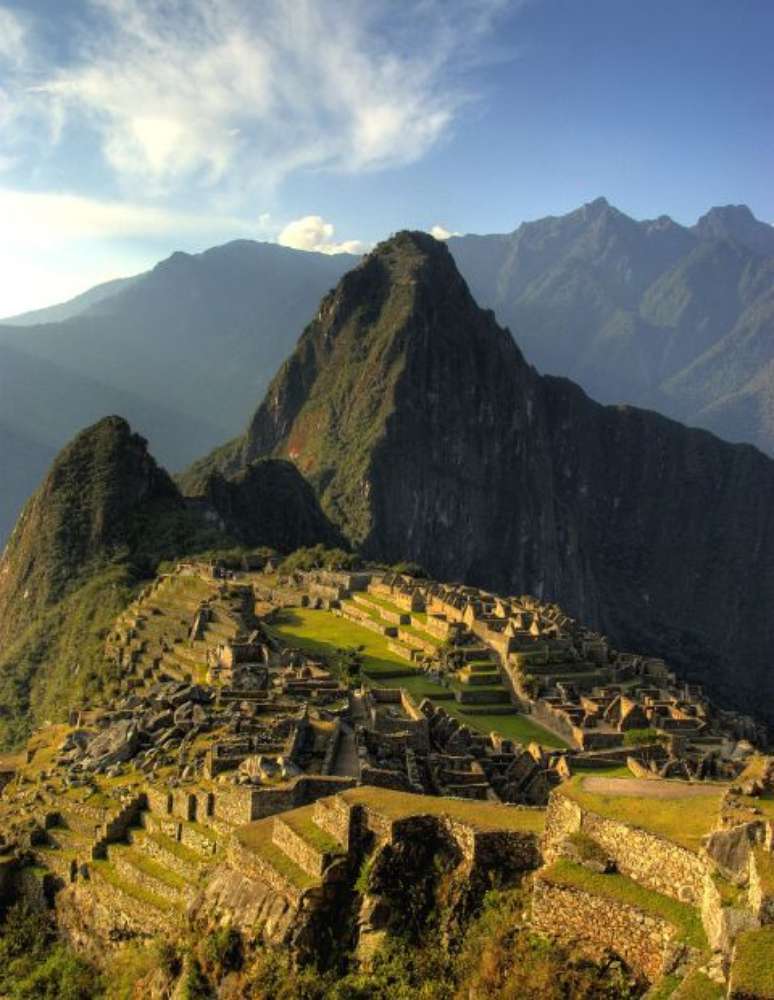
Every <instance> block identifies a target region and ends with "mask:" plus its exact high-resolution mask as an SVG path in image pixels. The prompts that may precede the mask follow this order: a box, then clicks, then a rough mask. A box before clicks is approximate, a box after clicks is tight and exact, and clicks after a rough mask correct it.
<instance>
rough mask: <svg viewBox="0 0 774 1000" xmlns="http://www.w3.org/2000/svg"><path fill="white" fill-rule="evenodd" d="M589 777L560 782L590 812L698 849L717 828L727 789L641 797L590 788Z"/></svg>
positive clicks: (563, 791) (577, 777)
mask: <svg viewBox="0 0 774 1000" xmlns="http://www.w3.org/2000/svg"><path fill="white" fill-rule="evenodd" d="M592 776H593V775H592ZM600 776H601V775H600ZM586 777H587V775H580V774H579V775H576V776H575V777H573V778H572V779H571V780H570V781H567V782H565V783H564V784H563V785H561V786H560V791H561V794H563V795H567V796H569V797H570V798H571V799H574V800H575V801H576V802H577V803H578V804H579V805H580V806H582V807H583V808H584V809H588V810H589V811H590V812H595V813H597V814H598V815H600V816H606V817H607V818H609V819H617V820H620V821H621V822H622V823H628V824H630V825H631V826H636V827H639V828H640V829H641V830H646V831H648V832H649V833H655V834H658V835H659V836H661V837H665V838H667V839H668V840H671V841H673V842H674V843H675V844H679V845H680V846H681V847H685V848H686V849H687V850H689V851H693V852H694V853H696V852H698V851H699V848H700V847H701V841H702V837H703V836H704V835H705V834H707V833H709V832H710V831H711V830H712V829H713V828H714V826H715V822H716V820H717V817H718V814H719V811H720V803H721V800H722V797H723V792H724V791H725V786H723V787H721V788H718V790H717V794H716V795H700V796H699V795H697V796H695V797H690V798H689V797H686V798H664V799H656V798H650V797H648V798H638V797H637V796H635V795H631V794H623V793H622V794H620V795H616V794H615V793H613V792H611V793H609V794H602V793H596V792H589V791H586V790H585V789H584V787H583V782H584V780H585V778H586ZM622 792H623V789H622Z"/></svg>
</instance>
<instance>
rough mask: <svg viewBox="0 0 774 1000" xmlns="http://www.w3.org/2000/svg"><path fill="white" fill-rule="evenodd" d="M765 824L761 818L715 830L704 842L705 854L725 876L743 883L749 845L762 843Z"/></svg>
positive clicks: (746, 874) (746, 868)
mask: <svg viewBox="0 0 774 1000" xmlns="http://www.w3.org/2000/svg"><path fill="white" fill-rule="evenodd" d="M765 835H766V824H765V823H764V822H763V821H762V820H753V821H752V822H750V823H740V824H739V825H738V826H733V827H731V828H730V829H724V830H715V831H714V832H713V833H711V834H710V835H709V836H708V837H707V839H706V843H705V849H706V851H707V854H708V856H709V857H710V858H712V860H713V861H714V862H715V864H716V865H717V868H718V871H719V872H720V874H721V875H723V876H724V877H725V878H727V879H730V880H731V881H733V882H736V883H738V884H743V883H744V882H746V880H747V876H748V860H749V857H750V847H751V846H752V845H754V844H759V843H763V840H764V838H765Z"/></svg>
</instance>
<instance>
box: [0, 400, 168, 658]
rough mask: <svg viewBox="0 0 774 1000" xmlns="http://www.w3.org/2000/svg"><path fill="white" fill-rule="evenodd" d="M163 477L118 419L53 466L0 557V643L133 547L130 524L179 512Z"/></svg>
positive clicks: (82, 438) (91, 432)
mask: <svg viewBox="0 0 774 1000" xmlns="http://www.w3.org/2000/svg"><path fill="white" fill-rule="evenodd" d="M182 506H183V505H182V499H181V497H180V494H179V493H178V491H177V489H176V487H175V485H174V483H173V482H172V480H171V479H170V478H169V476H168V475H167V474H166V473H165V472H164V470H163V469H160V468H159V467H158V466H157V465H156V463H155V461H154V460H153V458H152V457H151V456H150V455H149V454H148V451H147V444H146V442H145V441H144V439H143V438H141V437H140V436H139V435H137V434H133V433H132V431H131V429H130V427H129V425H128V424H127V422H126V421H125V420H123V419H121V418H120V417H106V418H105V419H104V420H101V421H100V422H99V423H98V424H95V425H94V426H93V427H89V428H87V429H86V430H85V431H83V432H82V433H81V434H79V435H78V436H77V437H76V438H75V440H73V441H72V442H71V443H70V444H69V445H68V446H67V447H66V448H64V449H63V451H62V452H61V453H60V454H59V455H58V456H57V458H56V460H55V461H54V463H53V465H52V467H51V470H50V471H49V474H48V476H47V477H46V479H45V481H44V482H43V484H42V485H41V486H40V488H39V489H38V490H37V491H36V492H35V493H34V494H33V496H32V497H31V499H30V500H29V502H28V503H27V505H26V506H25V508H24V510H23V511H22V514H21V516H20V517H19V520H18V522H17V524H16V527H15V528H14V531H13V533H12V535H11V537H10V539H9V541H8V545H7V546H6V548H5V551H4V552H3V554H2V557H1V558H0V644H6V643H7V642H8V641H9V639H10V638H11V636H12V635H13V634H15V633H16V632H17V631H18V630H19V627H20V626H23V625H24V624H25V619H26V620H30V621H32V620H34V619H35V618H36V617H37V616H38V615H40V614H41V612H42V611H43V610H44V609H45V608H46V607H49V606H51V605H52V604H54V603H56V602H57V601H58V600H60V599H61V598H62V597H63V596H64V595H65V593H66V592H67V591H68V589H72V588H73V587H74V586H77V585H78V583H79V582H80V581H81V578H82V576H83V574H84V573H86V572H88V571H89V570H90V569H91V570H93V569H95V568H96V567H97V566H98V565H99V564H100V563H101V562H109V561H111V560H112V559H115V558H116V557H118V556H120V555H121V554H122V550H126V549H132V548H134V547H136V545H137V543H138V541H139V540H138V539H137V538H136V537H134V535H135V532H136V527H137V526H136V524H135V519H136V518H137V516H141V515H142V514H143V513H147V514H149V515H152V516H153V517H154V518H158V517H163V516H164V515H165V514H168V513H170V512H174V511H176V510H177V509H179V508H182Z"/></svg>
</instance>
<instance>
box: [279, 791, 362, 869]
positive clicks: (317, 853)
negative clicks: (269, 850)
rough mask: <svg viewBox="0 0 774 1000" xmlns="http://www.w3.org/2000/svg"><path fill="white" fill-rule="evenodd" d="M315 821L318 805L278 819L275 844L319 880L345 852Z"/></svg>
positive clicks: (306, 807)
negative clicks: (315, 807)
mask: <svg viewBox="0 0 774 1000" xmlns="http://www.w3.org/2000/svg"><path fill="white" fill-rule="evenodd" d="M314 817H315V809H314V804H312V805H309V806H302V807H301V808H300V809H293V810H291V811H290V812H287V813H282V814H280V815H279V816H276V817H275V818H274V826H273V829H272V843H273V844H274V845H275V846H276V847H279V848H280V850H281V851H282V852H283V853H284V854H285V855H286V856H287V857H288V858H290V860H291V861H293V862H294V863H295V864H297V865H298V866H299V868H302V869H303V870H304V871H305V872H306V873H307V874H308V875H311V876H312V877H314V878H319V877H321V876H322V874H323V872H324V871H325V869H326V868H327V867H328V866H329V865H330V863H331V862H332V861H333V860H335V859H336V858H337V857H340V856H341V855H342V854H343V853H344V851H343V849H342V846H341V844H339V843H338V841H337V840H334V838H333V837H332V836H331V835H330V834H329V833H327V831H325V830H323V829H321V828H320V827H319V826H317V824H316V823H315V821H314Z"/></svg>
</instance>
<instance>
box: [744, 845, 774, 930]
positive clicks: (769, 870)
mask: <svg viewBox="0 0 774 1000" xmlns="http://www.w3.org/2000/svg"><path fill="white" fill-rule="evenodd" d="M748 892H749V899H750V907H751V908H752V911H753V913H755V915H756V916H757V917H758V919H759V920H760V922H761V923H762V924H774V854H772V853H771V852H770V851H767V850H766V849H765V848H763V847H758V848H755V849H754V850H752V851H750V879H749V889H748Z"/></svg>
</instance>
